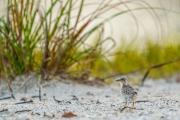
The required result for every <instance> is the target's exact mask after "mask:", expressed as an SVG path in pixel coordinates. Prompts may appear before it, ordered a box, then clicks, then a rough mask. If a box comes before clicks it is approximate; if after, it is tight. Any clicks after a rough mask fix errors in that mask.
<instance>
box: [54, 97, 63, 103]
mask: <svg viewBox="0 0 180 120" xmlns="http://www.w3.org/2000/svg"><path fill="white" fill-rule="evenodd" d="M53 100H54V101H55V102H57V103H58V104H59V103H61V102H62V101H60V100H57V99H56V98H55V96H53Z"/></svg>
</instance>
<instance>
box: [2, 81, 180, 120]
mask: <svg viewBox="0 0 180 120" xmlns="http://www.w3.org/2000/svg"><path fill="white" fill-rule="evenodd" d="M1 86H2V85H1ZM25 87H26V85H24V86H23V87H22V88H21V89H20V90H18V91H17V90H16V92H15V97H16V100H13V99H9V100H1V101H0V111H2V110H3V109H4V110H5V109H7V110H6V111H4V112H0V120H46V119H56V120H58V119H61V120H63V119H64V120H65V119H67V118H63V117H62V115H63V113H64V112H73V113H74V114H76V115H77V116H76V117H73V118H71V119H72V120H120V119H121V120H180V92H179V91H180V84H177V83H166V82H165V81H159V82H152V81H149V82H147V83H146V85H145V87H142V88H140V90H139V93H138V94H139V95H138V101H140V100H148V101H149V102H140V103H137V104H136V109H135V110H133V111H129V110H128V109H125V110H124V111H123V112H120V109H121V108H122V107H123V104H124V103H123V99H122V97H121V93H120V88H119V87H118V86H115V85H111V86H104V87H95V86H86V85H81V84H75V83H72V82H63V81H61V82H58V81H55V82H51V83H50V84H49V85H48V86H46V87H43V89H42V94H44V93H45V94H46V95H42V101H39V99H38V98H31V96H33V95H38V87H37V86H36V85H29V86H28V87H27V90H26V92H24V91H25ZM14 89H15V88H14ZM0 95H1V97H4V96H7V95H8V92H7V91H6V89H5V88H3V87H1V94H0ZM53 96H55V98H56V99H57V100H59V101H60V102H59V103H57V102H56V101H54V99H53ZM22 97H26V98H27V100H30V99H31V100H33V103H29V104H20V105H16V104H15V103H17V102H20V99H21V98H22ZM21 110H29V111H24V112H18V111H21Z"/></svg>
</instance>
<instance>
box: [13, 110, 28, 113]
mask: <svg viewBox="0 0 180 120" xmlns="http://www.w3.org/2000/svg"><path fill="white" fill-rule="evenodd" d="M30 111H31V110H19V111H16V112H15V113H22V112H30Z"/></svg>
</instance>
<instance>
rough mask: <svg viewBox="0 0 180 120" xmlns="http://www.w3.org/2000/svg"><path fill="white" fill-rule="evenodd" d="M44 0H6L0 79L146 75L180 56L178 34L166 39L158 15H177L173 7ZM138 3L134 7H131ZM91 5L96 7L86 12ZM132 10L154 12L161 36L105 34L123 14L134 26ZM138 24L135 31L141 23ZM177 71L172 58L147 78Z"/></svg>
mask: <svg viewBox="0 0 180 120" xmlns="http://www.w3.org/2000/svg"><path fill="white" fill-rule="evenodd" d="M42 3H43V2H42V0H7V9H6V14H5V15H4V16H2V17H1V18H0V77H1V78H8V77H12V78H13V77H16V76H18V75H22V74H28V73H31V72H33V73H37V74H38V75H41V78H42V79H50V78H49V76H56V75H64V74H67V75H69V76H70V78H76V79H78V78H79V79H81V80H83V79H89V78H90V76H94V78H96V79H97V78H99V79H100V80H104V79H103V78H106V77H107V76H111V75H113V74H129V73H132V72H134V71H135V72H136V73H138V74H144V72H145V70H146V68H148V67H150V66H152V65H155V64H159V63H163V62H166V61H169V60H172V59H176V58H179V57H180V42H179V41H180V35H179V33H178V32H176V33H173V32H172V33H171V34H168V35H167V36H166V37H164V36H163V27H162V26H161V25H162V24H161V21H159V17H160V16H159V13H158V11H161V13H162V12H166V13H167V12H169V13H173V14H175V15H176V16H179V11H177V10H171V9H165V8H164V7H156V6H152V5H151V4H149V3H148V2H146V1H143V0H137V1H116V2H113V1H111V0H110V1H109V0H103V1H99V2H87V1H86V0H51V1H49V3H48V5H47V6H46V5H44V6H43V5H42ZM137 3H138V6H135V7H129V5H132V4H137ZM89 6H90V8H91V6H96V7H93V9H92V8H91V9H92V10H89V12H87V10H85V9H86V7H89ZM121 8H122V9H121ZM136 11H144V12H149V14H152V16H154V18H153V19H152V21H155V22H156V24H157V26H156V27H157V29H160V30H159V31H160V33H158V36H160V37H159V38H154V37H153V36H152V37H151V36H149V35H146V34H145V35H144V37H143V38H140V37H138V36H136V35H135V36H136V37H133V39H132V41H133V42H129V40H128V39H127V38H123V37H121V38H119V39H118V40H117V39H116V40H115V39H114V38H113V37H112V36H111V34H110V35H107V34H106V33H107V30H106V27H105V25H106V24H108V23H109V22H111V21H112V20H114V19H116V18H118V17H122V18H123V15H124V14H128V15H130V16H131V17H132V18H133V20H134V21H135V24H137V23H138V20H137V19H138V17H137V16H136V15H135V14H134V12H136ZM179 17H180V16H179ZM147 24H148V23H147ZM136 27H137V28H136V30H137V34H138V32H139V31H138V28H139V26H138V25H137V26H136ZM116 33H117V34H118V32H117V31H116ZM129 36H132V35H131V33H129ZM142 39H143V41H142ZM157 39H158V42H157ZM162 39H165V40H162ZM118 41H121V42H118ZM162 41H163V42H162ZM165 41H166V42H165ZM174 41H176V42H174ZM179 71H180V62H178V61H176V62H175V63H172V64H169V65H166V66H163V67H161V68H158V69H155V70H153V71H152V72H151V73H150V77H152V78H161V77H169V76H172V75H175V74H178V73H179ZM99 79H98V80H99Z"/></svg>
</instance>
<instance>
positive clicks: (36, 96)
mask: <svg viewBox="0 0 180 120" xmlns="http://www.w3.org/2000/svg"><path fill="white" fill-rule="evenodd" d="M31 98H39V95H33V96H31Z"/></svg>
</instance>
